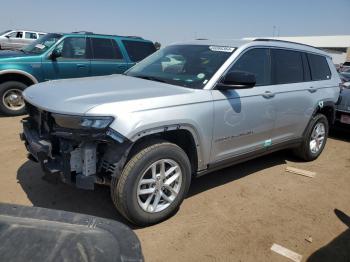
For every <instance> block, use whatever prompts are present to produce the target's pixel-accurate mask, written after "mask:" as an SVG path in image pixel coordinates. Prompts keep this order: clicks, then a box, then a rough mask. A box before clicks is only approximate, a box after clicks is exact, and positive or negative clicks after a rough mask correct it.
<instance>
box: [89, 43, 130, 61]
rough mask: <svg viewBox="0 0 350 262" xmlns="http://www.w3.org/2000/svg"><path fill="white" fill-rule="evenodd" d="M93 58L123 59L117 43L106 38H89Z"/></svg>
mask: <svg viewBox="0 0 350 262" xmlns="http://www.w3.org/2000/svg"><path fill="white" fill-rule="evenodd" d="M91 44H92V54H93V58H94V59H123V56H122V54H121V52H120V49H119V47H118V44H117V43H116V42H115V41H114V40H112V39H107V38H91Z"/></svg>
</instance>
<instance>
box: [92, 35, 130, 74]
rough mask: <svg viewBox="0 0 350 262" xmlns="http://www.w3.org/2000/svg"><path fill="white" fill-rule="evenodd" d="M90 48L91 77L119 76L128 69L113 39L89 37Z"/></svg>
mask: <svg viewBox="0 0 350 262" xmlns="http://www.w3.org/2000/svg"><path fill="white" fill-rule="evenodd" d="M88 40H89V41H90V46H91V75H92V76H100V75H111V74H121V73H123V72H124V71H125V70H126V69H128V63H127V61H126V60H125V58H124V57H123V55H122V52H121V50H120V47H119V45H118V43H117V42H116V41H115V40H114V39H113V38H104V37H89V38H88Z"/></svg>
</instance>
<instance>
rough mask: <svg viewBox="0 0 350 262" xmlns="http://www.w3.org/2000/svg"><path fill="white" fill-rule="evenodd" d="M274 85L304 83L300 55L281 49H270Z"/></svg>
mask: <svg viewBox="0 0 350 262" xmlns="http://www.w3.org/2000/svg"><path fill="white" fill-rule="evenodd" d="M271 58H272V68H273V69H272V72H273V82H274V84H288V83H298V82H303V81H304V70H303V60H302V53H300V52H296V51H290V50H283V49H271Z"/></svg>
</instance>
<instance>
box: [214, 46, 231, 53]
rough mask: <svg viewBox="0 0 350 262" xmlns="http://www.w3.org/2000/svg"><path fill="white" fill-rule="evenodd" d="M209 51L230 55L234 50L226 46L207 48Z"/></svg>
mask: <svg viewBox="0 0 350 262" xmlns="http://www.w3.org/2000/svg"><path fill="white" fill-rule="evenodd" d="M209 49H210V50H211V51H214V52H227V53H232V52H233V51H234V50H235V49H236V48H234V47H228V46H209Z"/></svg>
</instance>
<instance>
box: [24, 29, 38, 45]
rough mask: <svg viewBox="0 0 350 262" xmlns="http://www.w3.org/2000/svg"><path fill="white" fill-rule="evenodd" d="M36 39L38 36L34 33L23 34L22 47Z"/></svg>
mask: <svg viewBox="0 0 350 262" xmlns="http://www.w3.org/2000/svg"><path fill="white" fill-rule="evenodd" d="M36 39H38V35H37V33H35V32H24V39H23V45H24V46H26V45H28V44H30V43H32V42H33V41H35V40H36Z"/></svg>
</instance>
